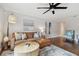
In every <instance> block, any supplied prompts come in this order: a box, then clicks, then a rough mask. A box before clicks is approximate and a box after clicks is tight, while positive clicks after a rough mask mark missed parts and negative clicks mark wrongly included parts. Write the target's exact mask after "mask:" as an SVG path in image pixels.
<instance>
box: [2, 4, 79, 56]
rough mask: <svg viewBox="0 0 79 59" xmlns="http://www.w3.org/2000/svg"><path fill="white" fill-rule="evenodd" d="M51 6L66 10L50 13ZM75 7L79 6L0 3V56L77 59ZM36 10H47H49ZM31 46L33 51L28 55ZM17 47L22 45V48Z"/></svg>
mask: <svg viewBox="0 0 79 59" xmlns="http://www.w3.org/2000/svg"><path fill="white" fill-rule="evenodd" d="M53 4H54V6H55V5H56V4H58V6H57V7H63V6H64V7H66V8H64V9H62V8H58V9H56V8H54V7H52V8H51V9H50V5H52V6H53ZM78 6H79V3H0V53H1V55H2V56H14V55H17V56H19V55H23V56H28V55H30V56H31V55H34V56H36V55H38V56H56V55H57V56H77V55H79V53H78V52H79V50H78V49H79V48H78V44H79V42H78V41H79V28H78V26H79V25H78V23H79V20H78V19H79V17H78V15H79V14H78V12H79V9H78ZM40 7H49V8H48V9H50V10H49V11H47V10H48V9H41V8H40ZM55 7H56V6H55ZM46 11H47V12H46ZM43 13H44V14H43ZM15 39H17V40H15ZM15 42H16V43H15ZM28 42H29V43H28ZM65 42H66V43H65ZM32 43H33V44H35V45H36V46H32V47H33V48H37V49H36V50H34V52H32V53H28V52H30V50H31V49H30V48H29V46H30V47H31V44H32ZM21 44H22V45H24V44H25V45H24V46H23V47H22V46H21ZM29 44H30V45H29ZM33 44H32V45H33ZM15 45H16V46H15ZM65 45H66V46H67V47H64V46H65ZM23 48H24V49H23ZM25 48H26V49H27V50H25ZM33 48H32V49H33ZM69 48H71V49H69ZM74 48H75V49H74ZM21 49H23V50H21ZM47 49H48V50H47ZM39 50H41V51H42V52H41V51H40V52H39ZM55 50H56V51H57V52H56V51H55ZM72 50H73V51H72ZM62 51H63V52H62ZM23 52H24V53H25V54H23ZM48 52H49V53H48Z"/></svg>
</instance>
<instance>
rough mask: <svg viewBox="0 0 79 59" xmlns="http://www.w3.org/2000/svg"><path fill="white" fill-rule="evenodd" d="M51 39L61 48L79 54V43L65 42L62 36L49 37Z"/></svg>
mask: <svg viewBox="0 0 79 59" xmlns="http://www.w3.org/2000/svg"><path fill="white" fill-rule="evenodd" d="M49 39H51V40H52V42H53V44H54V45H56V46H58V47H60V48H63V49H65V50H67V51H69V52H72V53H74V54H76V55H78V56H79V46H78V45H76V44H72V43H68V42H65V39H64V38H61V37H57V38H49Z"/></svg>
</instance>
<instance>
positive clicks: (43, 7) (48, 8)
mask: <svg viewBox="0 0 79 59" xmlns="http://www.w3.org/2000/svg"><path fill="white" fill-rule="evenodd" d="M37 9H49V7H37Z"/></svg>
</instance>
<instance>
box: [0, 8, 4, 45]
mask: <svg viewBox="0 0 79 59" xmlns="http://www.w3.org/2000/svg"><path fill="white" fill-rule="evenodd" d="M3 26H4V10H3V9H2V8H0V46H1V42H2V39H3Z"/></svg>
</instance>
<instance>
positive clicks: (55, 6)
mask: <svg viewBox="0 0 79 59" xmlns="http://www.w3.org/2000/svg"><path fill="white" fill-rule="evenodd" d="M60 4H61V3H49V7H37V9H48V10H47V11H45V12H44V13H43V14H45V13H47V12H48V11H50V10H51V9H53V11H52V13H53V14H55V11H54V10H55V9H67V7H58V5H60Z"/></svg>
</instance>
